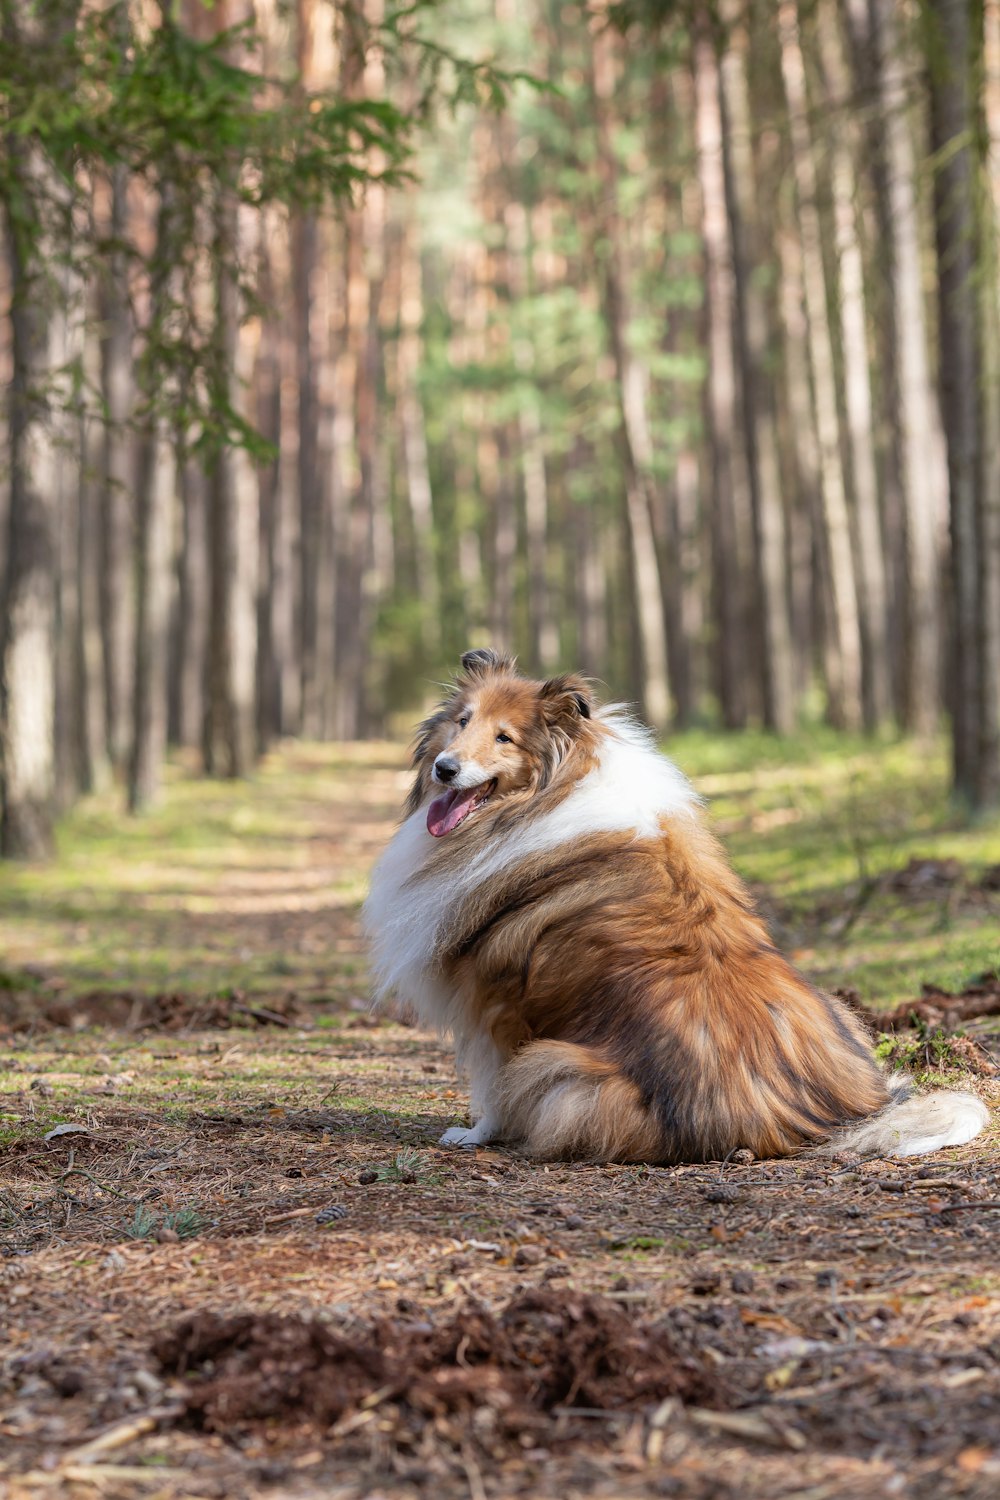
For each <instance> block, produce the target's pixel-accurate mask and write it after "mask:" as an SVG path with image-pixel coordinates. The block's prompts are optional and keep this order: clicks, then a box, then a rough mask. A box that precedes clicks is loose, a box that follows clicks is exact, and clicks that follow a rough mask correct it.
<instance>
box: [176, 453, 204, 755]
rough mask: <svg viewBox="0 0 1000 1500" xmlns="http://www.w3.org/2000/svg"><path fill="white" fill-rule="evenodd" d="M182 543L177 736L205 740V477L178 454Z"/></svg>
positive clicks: (197, 464) (180, 740) (192, 462)
mask: <svg viewBox="0 0 1000 1500" xmlns="http://www.w3.org/2000/svg"><path fill="white" fill-rule="evenodd" d="M180 463H181V468H180V472H179V475H178V478H179V484H178V489H179V491H180V504H181V545H180V551H179V556H178V559H177V564H178V566H177V630H176V633H175V651H174V661H173V664H172V671H173V676H174V688H173V697H174V703H175V721H176V729H175V733H176V739H177V743H178V744H180V745H198V744H200V743H201V734H202V727H203V723H204V717H205V649H206V643H207V641H208V515H207V489H208V486H207V481H206V477H205V472H204V469H203V468H202V466H201V462H200V461H199V460H196V459H193V458H191V457H189V456H187V455H185V454H183V453H182V454H181V455H180Z"/></svg>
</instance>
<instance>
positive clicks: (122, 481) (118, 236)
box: [98, 167, 136, 766]
mask: <svg viewBox="0 0 1000 1500" xmlns="http://www.w3.org/2000/svg"><path fill="white" fill-rule="evenodd" d="M127 186H128V184H127V174H126V172H125V170H124V168H121V167H117V168H115V169H114V170H113V171H112V173H111V177H110V181H109V183H108V184H107V185H106V187H104V188H103V190H102V192H101V197H102V198H104V197H106V198H107V202H108V221H107V233H108V237H109V239H110V242H111V246H112V248H111V251H110V253H109V256H108V260H107V263H106V265H105V266H104V267H103V268H102V270H101V271H100V272H99V276H98V297H99V305H100V327H101V396H102V400H103V405H104V459H103V476H102V478H103V484H102V494H101V508H100V526H101V530H100V536H101V540H100V570H101V587H100V596H101V630H102V635H103V639H104V702H105V712H106V714H107V726H108V728H107V736H108V752H109V754H110V757H111V762H112V764H113V765H115V766H124V764H125V761H126V758H127V756H128V752H129V746H130V744H131V741H132V686H133V682H134V675H135V663H134V660H133V652H134V640H135V597H134V594H133V587H134V578H133V570H132V556H133V527H134V525H135V519H134V515H133V491H134V487H135V482H136V472H135V442H134V438H133V434H132V431H131V428H130V426H129V418H130V416H131V412H132V402H133V369H132V316H131V313H130V310H129V306H128V298H127V280H126V259H125V254H124V251H123V249H122V245H123V243H124V238H125V234H126V231H127V227H128V226H127V217H128V206H127V202H126V193H127Z"/></svg>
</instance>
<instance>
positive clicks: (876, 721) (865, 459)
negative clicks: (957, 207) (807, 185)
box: [816, 0, 891, 729]
mask: <svg viewBox="0 0 1000 1500" xmlns="http://www.w3.org/2000/svg"><path fill="white" fill-rule="evenodd" d="M816 19H817V29H818V37H819V44H820V52H821V58H822V67H823V72H824V75H825V82H826V90H825V97H826V99H828V100H829V102H830V104H831V105H832V107H833V109H834V121H833V128H832V130H831V131H830V132H829V134H828V142H829V146H828V151H829V161H830V184H831V192H832V198H833V213H834V225H835V233H836V252H837V263H838V267H839V273H840V345H841V351H842V357H843V363H844V407H845V412H846V418H847V436H848V440H849V444H848V446H849V452H850V458H851V475H852V480H853V489H854V512H855V518H856V529H857V548H856V553H857V557H856V572H857V586H858V606H859V616H860V625H861V635H862V707H863V715H864V722H865V727H866V728H867V729H876V728H878V726H879V725H880V724H883V723H884V722H885V720H886V719H887V718H888V717H889V713H890V709H891V701H890V681H889V640H888V591H887V582H886V568H885V548H884V545H883V541H882V519H881V513H880V505H879V488H878V473H877V468H876V462H875V438H874V433H873V430H872V411H873V401H872V385H871V376H870V371H869V367H868V331H867V323H866V313H865V286H864V267H863V263H862V256H861V241H860V237H859V231H858V222H857V214H856V210H855V203H856V200H857V180H856V173H855V162H856V161H857V159H858V154H859V142H858V139H857V130H856V128H855V124H854V121H853V120H852V118H851V117H850V116H849V115H848V113H847V110H848V104H849V102H850V101H849V85H848V76H847V64H846V61H845V58H844V54H843V48H842V44H841V39H840V32H839V25H838V19H837V14H836V11H835V10H834V8H833V4H832V3H831V0H824V3H823V4H822V5H820V7H819V9H818V11H817V17H816Z"/></svg>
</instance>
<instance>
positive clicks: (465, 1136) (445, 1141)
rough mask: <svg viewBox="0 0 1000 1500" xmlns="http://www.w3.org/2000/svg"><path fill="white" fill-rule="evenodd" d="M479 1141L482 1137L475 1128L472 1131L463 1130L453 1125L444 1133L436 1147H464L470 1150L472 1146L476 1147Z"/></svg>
mask: <svg viewBox="0 0 1000 1500" xmlns="http://www.w3.org/2000/svg"><path fill="white" fill-rule="evenodd" d="M481 1139H482V1137H481V1136H480V1134H479V1131H478V1130H477V1129H476V1128H475V1127H473V1129H472V1130H463V1129H462V1127H461V1125H453V1126H452V1127H451V1129H450V1130H446V1131H445V1133H444V1135H443V1136H442V1137H441V1139H440V1140H439V1141H438V1145H439V1146H465V1147H466V1148H467V1149H471V1148H472V1147H473V1146H478V1145H479V1143H480V1141H481Z"/></svg>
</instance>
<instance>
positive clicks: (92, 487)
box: [74, 333, 111, 792]
mask: <svg viewBox="0 0 1000 1500" xmlns="http://www.w3.org/2000/svg"><path fill="white" fill-rule="evenodd" d="M86 356H87V378H88V380H89V382H90V385H91V388H92V389H97V388H98V387H99V385H100V348H99V346H98V342H97V338H96V336H94V335H93V333H88V335H87V342H86ZM79 443H80V477H79V484H80V502H79V503H80V524H79V527H78V531H77V558H76V569H77V577H78V579H79V585H78V593H77V609H78V613H77V619H76V625H75V631H74V635H75V643H76V652H77V668H76V670H77V678H78V681H79V684H80V724H79V729H78V735H79V746H80V790H81V791H83V792H93V791H99V790H101V789H102V788H103V787H104V786H105V785H106V783H107V781H108V780H109V777H110V772H111V766H110V762H109V759H108V740H107V718H106V710H105V703H104V652H103V642H102V637H101V586H100V550H99V543H100V537H101V501H102V498H103V486H102V484H101V481H100V475H101V466H102V460H103V451H104V433H103V430H102V425H101V424H100V422H99V421H98V420H97V418H96V417H95V416H94V415H93V414H91V413H89V412H84V413H83V415H82V418H81V421H80V434H79Z"/></svg>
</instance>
